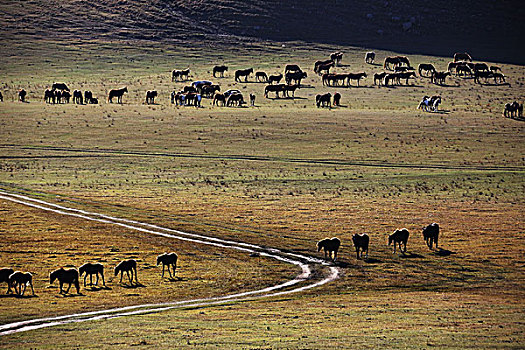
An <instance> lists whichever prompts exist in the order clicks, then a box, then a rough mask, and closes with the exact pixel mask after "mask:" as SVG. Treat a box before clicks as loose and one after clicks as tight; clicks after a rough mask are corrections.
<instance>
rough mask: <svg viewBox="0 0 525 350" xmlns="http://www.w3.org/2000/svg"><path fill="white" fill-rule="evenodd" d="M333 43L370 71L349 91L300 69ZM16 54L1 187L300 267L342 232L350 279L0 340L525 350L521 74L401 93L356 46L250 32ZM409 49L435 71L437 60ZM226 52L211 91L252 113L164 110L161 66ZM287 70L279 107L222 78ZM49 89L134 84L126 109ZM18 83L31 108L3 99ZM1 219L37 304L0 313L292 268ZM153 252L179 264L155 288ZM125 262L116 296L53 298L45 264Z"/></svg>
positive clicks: (17, 215) (51, 223) (277, 275)
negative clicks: (354, 241)
mask: <svg viewBox="0 0 525 350" xmlns="http://www.w3.org/2000/svg"><path fill="white" fill-rule="evenodd" d="M334 49H341V50H342V51H344V52H345V56H344V59H343V63H344V64H346V65H348V66H346V67H342V68H338V70H339V71H354V72H355V71H362V70H364V71H366V72H367V73H368V75H369V78H368V79H367V80H366V82H365V84H364V85H365V87H362V88H337V89H335V88H326V87H322V86H321V84H320V79H319V78H318V77H317V76H315V75H314V74H313V72H312V71H311V66H312V62H314V61H315V60H317V59H319V58H323V57H324V56H326V54H327V53H329V52H331V51H333V50H334ZM204 52H205V53H206V55H205V56H204V55H203V53H204ZM10 53H11V55H10V56H8V55H6V56H3V57H1V60H2V62H1V63H2V66H3V67H5V70H4V71H2V75H1V79H2V81H1V83H2V84H3V89H4V91H5V93H4V96H6V100H7V102H4V103H2V104H0V123H1V125H2V128H1V129H0V135H1V137H0V139H1V145H0V147H1V148H0V149H1V157H0V169H1V170H0V188H2V189H4V190H9V191H14V192H20V193H24V194H29V195H32V196H35V197H38V198H43V199H45V200H48V201H58V202H63V201H65V202H66V203H67V204H68V205H71V206H75V207H78V208H82V209H91V210H95V209H96V211H99V212H104V213H108V214H112V215H115V216H119V217H125V218H137V219H140V220H141V221H147V222H151V223H156V224H161V225H163V226H168V227H172V228H177V229H182V230H186V231H190V232H199V233H205V234H208V235H212V236H217V237H221V238H232V239H235V240H239V241H246V242H250V243H256V244H261V245H266V246H272V247H279V248H282V249H291V250H294V251H298V252H302V253H308V254H312V255H315V254H317V253H315V251H314V246H315V241H317V240H318V239H321V238H323V237H325V236H338V237H340V238H341V239H342V241H343V247H342V251H341V257H340V262H339V266H340V267H342V268H343V271H344V275H343V277H342V278H340V279H339V280H338V281H336V282H335V283H332V284H329V285H326V286H323V287H322V288H319V289H316V290H313V291H310V292H308V293H304V294H301V295H295V296H291V297H288V298H286V299H279V300H275V299H270V300H264V301H257V302H248V303H237V304H231V305H227V306H223V307H214V308H203V309H188V310H177V311H170V312H166V313H162V314H152V315H146V316H140V317H130V318H125V319H115V320H109V321H103V322H91V323H85V324H78V325H77V324H75V325H68V326H67V327H64V326H62V327H56V328H49V329H46V330H39V331H34V332H29V333H21V334H16V335H12V336H8V337H3V338H2V339H1V340H0V345H2V346H3V347H5V348H12V347H14V346H16V347H22V348H31V347H33V348H34V347H38V348H53V347H55V346H56V338H55V337H56V336H57V334H60V339H61V345H62V346H63V347H65V348H76V347H80V348H89V347H94V348H96V347H100V346H103V347H113V348H128V347H129V346H131V345H144V346H150V347H154V346H159V345H161V344H167V345H171V346H173V347H176V348H183V347H197V348H215V347H219V348H308V349H318V348H332V347H339V348H355V347H358V346H359V347H363V348H380V347H383V348H427V347H431V346H435V347H440V348H520V347H522V346H523V343H524V335H523V331H524V329H523V328H524V326H523V325H524V322H525V318H524V316H523V311H524V304H523V297H524V294H525V293H524V289H523V285H524V284H523V283H524V280H523V279H524V278H523V277H524V275H523V272H524V266H525V265H524V260H523V256H524V254H525V249H524V246H523V244H522V239H523V229H522V228H521V227H522V226H523V215H522V213H523V210H524V202H523V173H524V170H525V164H524V158H523V124H522V123H521V122H519V121H516V120H510V119H505V118H503V117H502V116H501V110H502V106H503V104H504V103H506V102H508V101H511V100H514V99H520V98H522V97H523V92H524V89H523V82H524V79H525V69H524V67H522V66H513V65H501V66H502V69H503V71H504V72H505V74H506V75H507V76H508V77H509V78H508V80H509V82H510V85H502V86H490V85H485V86H479V85H476V84H474V83H473V82H472V80H469V79H455V78H454V79H451V80H450V81H449V82H448V84H447V86H444V87H438V86H435V85H431V84H430V83H429V81H428V80H427V79H422V78H418V79H416V81H415V82H414V84H413V85H411V86H406V87H405V86H403V87H396V88H378V87H374V86H372V84H371V78H370V76H371V75H372V74H373V73H374V72H377V71H380V67H376V66H365V64H364V63H363V62H362V61H363V60H362V58H363V50H361V49H357V48H351V47H326V46H312V45H307V44H304V43H287V45H285V47H282V46H280V45H278V44H276V43H271V42H262V43H252V44H250V45H248V46H247V47H243V48H239V50H238V51H236V52H232V51H231V50H229V47H227V46H221V45H212V44H209V43H206V44H203V45H201V46H198V47H193V48H187V47H158V46H155V45H153V44H144V45H141V47H140V48H139V47H138V46H137V45H126V44H123V43H120V44H115V43H98V42H93V43H89V42H75V43H69V42H68V43H63V44H57V43H46V44H45V45H42V46H41V47H39V48H32V47H26V46H25V45H24V44H20V45H19V46H16V47H13V48H12V50H11V51H10ZM387 54H390V53H389V52H378V57H379V59H380V58H381V57H384V56H385V55H387ZM410 59H411V61H412V64H413V65H414V66H417V64H418V63H421V62H432V63H434V64H435V65H436V66H438V67H439V68H441V69H444V68H445V67H446V62H447V61H448V59H446V58H438V57H425V56H417V55H411V56H410ZM222 62H224V63H226V64H228V65H229V66H230V74H229V76H228V77H226V78H224V79H213V80H216V81H218V82H219V83H220V84H221V88H222V90H226V89H228V88H239V89H241V90H242V91H243V92H245V93H249V92H253V93H255V94H256V95H257V101H256V105H257V107H255V108H238V109H236V108H211V106H210V103H209V101H205V102H204V108H201V109H194V108H176V107H174V106H171V105H170V104H169V103H168V102H169V100H168V95H169V92H170V91H171V90H172V88H173V87H174V85H175V86H176V87H177V88H180V87H181V86H183V84H182V83H177V84H173V83H171V81H170V78H169V72H170V71H171V69H174V68H185V67H190V68H191V69H192V71H193V72H194V73H193V77H195V78H203V79H210V78H211V72H210V71H211V67H212V66H213V64H215V63H222ZM291 62H295V63H299V64H300V65H301V66H303V67H308V74H309V77H308V78H307V79H306V81H305V82H304V84H305V85H307V86H308V87H307V88H304V89H301V90H299V91H298V92H297V93H296V96H297V97H298V98H297V99H295V100H288V99H282V100H273V99H264V98H263V96H262V89H263V86H264V85H263V84H255V83H234V82H233V78H232V74H231V72H232V71H233V70H234V69H236V68H246V67H251V66H253V67H254V68H255V70H265V71H267V72H269V73H274V72H278V71H282V69H283V67H284V65H285V64H286V63H291ZM47 68H50V69H47ZM53 81H66V82H68V83H69V85H70V86H71V87H72V88H73V89H75V88H81V89H83V90H85V89H89V90H92V91H93V92H94V94H95V96H97V97H99V98H100V99H101V100H103V99H104V98H103V97H104V96H105V95H106V92H107V90H108V89H110V88H114V87H119V86H123V85H127V86H128V89H129V90H130V93H129V95H125V97H124V102H125V103H124V105H122V106H120V105H108V104H105V103H103V104H101V105H98V106H75V105H53V106H51V105H44V104H43V103H42V101H41V98H42V91H43V90H44V89H45V88H46V87H48V86H49V85H50V84H51V83H52V82H53ZM22 87H23V88H25V89H26V90H28V91H29V102H30V103H27V104H22V103H17V102H13V100H14V92H15V91H16V90H17V89H18V88H22ZM149 89H156V90H158V91H159V93H160V98H159V100H158V103H159V104H158V105H153V106H146V105H143V98H144V94H145V91H146V90H149ZM336 90H337V91H339V92H341V93H342V95H343V99H342V103H343V105H345V107H343V108H335V109H331V110H320V109H317V108H315V106H314V105H313V96H315V94H317V93H319V92H321V91H331V92H333V91H336ZM435 93H440V94H441V96H442V97H443V105H442V107H443V109H444V111H443V113H436V114H427V113H423V112H421V111H416V110H415V107H416V105H417V103H418V101H419V100H420V98H421V97H422V96H423V95H430V94H435ZM1 208H2V211H1V212H0V216H1V218H0V219H1V220H2V228H1V229H0V235H1V236H2V240H3V241H4V242H6V243H5V244H4V245H3V247H4V248H3V249H2V251H3V253H2V254H1V255H0V264H2V265H15V266H16V267H17V268H20V269H32V271H34V272H36V273H37V274H36V278H37V283H36V286H37V294H38V298H27V299H12V298H2V299H1V301H2V303H3V304H4V307H3V308H2V310H3V311H2V312H1V313H0V318H1V319H2V320H3V322H4V323H5V321H7V320H10V321H11V320H18V319H24V318H27V317H30V316H35V315H50V314H54V313H56V314H64V313H66V312H69V311H78V310H95V309H97V308H103V307H108V306H113V305H130V304H136V303H139V302H140V303H142V302H149V301H160V300H165V298H170V300H172V299H173V298H175V299H185V298H189V297H198V296H212V295H218V294H223V292H232V291H237V290H239V291H240V290H248V289H250V288H254V287H260V286H264V285H270V284H272V283H275V282H276V281H281V280H284V279H286V278H289V277H290V276H293V275H294V274H295V273H296V272H297V271H295V270H294V268H293V267H289V266H286V265H282V264H280V263H276V262H274V261H271V260H268V261H266V260H264V259H262V260H261V259H259V260H254V259H250V258H248V257H246V256H243V255H242V254H231V253H230V252H224V251H220V250H217V249H210V248H208V247H206V248H204V247H200V246H196V245H187V244H183V243H181V242H174V241H168V240H165V239H159V238H151V237H148V236H146V235H142V234H138V235H137V234H134V233H130V232H128V231H126V230H123V229H115V228H111V227H107V226H105V225H98V224H97V225H95V224H86V223H84V222H81V221H80V220H77V219H66V218H63V217H57V216H53V215H50V214H45V213H42V212H39V211H38V210H34V209H27V208H24V207H22V206H18V205H13V204H11V203H8V202H1ZM430 222H438V223H440V225H441V227H442V238H441V247H442V248H443V249H442V250H441V251H429V250H428V248H427V247H426V246H425V245H424V242H423V240H422V237H421V233H420V232H421V231H420V230H421V228H422V227H423V225H426V224H428V223H430ZM400 227H407V228H408V229H409V231H410V232H411V238H410V240H409V246H408V250H409V254H408V255H407V256H402V255H397V254H396V255H393V254H392V253H391V250H390V248H389V247H387V246H386V236H387V235H388V234H389V233H391V232H392V231H393V230H394V229H396V228H400ZM354 233H368V234H369V235H370V236H371V240H372V243H371V252H370V253H371V256H370V259H369V260H368V261H362V260H356V259H355V254H354V252H353V247H352V246H351V235H352V234H354ZM66 237H67V240H65V239H64V238H66ZM115 242H118V245H117V244H115ZM165 250H175V251H177V252H180V253H181V255H182V257H183V259H182V260H183V261H184V263H183V266H182V267H181V272H180V273H181V276H182V280H181V281H177V282H173V283H162V284H161V283H160V280H159V278H158V274H159V271H158V270H157V269H155V268H153V266H152V265H153V262H154V256H155V255H156V254H158V253H159V252H162V251H165ZM123 256H137V257H139V259H141V261H140V263H141V264H142V266H144V267H145V268H144V270H141V271H139V278H141V279H142V276H144V277H143V281H142V282H143V283H144V284H145V285H146V288H137V289H133V290H129V289H126V290H125V289H124V288H122V287H119V286H116V284H115V281H111V283H110V285H111V288H112V289H111V290H107V291H105V290H102V291H86V293H85V296H84V297H78V298H59V297H57V294H56V292H57V291H56V288H47V285H48V284H47V282H46V279H47V273H48V272H49V271H50V270H51V269H53V268H54V267H55V266H58V265H59V264H61V263H64V264H71V265H77V266H78V265H79V264H80V263H81V262H83V261H84V260H85V259H88V257H93V258H94V259H96V260H102V261H105V262H106V263H107V264H108V265H112V264H113V263H114V262H115V261H117V260H118V259H121V258H122V257H123ZM28 266H32V268H29V267H28ZM154 286H155V288H154ZM102 295H103V298H102V297H101V296H102ZM7 304H9V305H7ZM20 310H25V311H24V312H23V313H21V312H20ZM90 339H96V340H94V341H93V343H91V341H90Z"/></svg>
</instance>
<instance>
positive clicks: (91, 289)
mask: <svg viewBox="0 0 525 350" xmlns="http://www.w3.org/2000/svg"><path fill="white" fill-rule="evenodd" d="M84 289H85V290H89V291H90V292H98V291H101V290H112V288H111V287H108V286H101V287H99V286H87V287H84Z"/></svg>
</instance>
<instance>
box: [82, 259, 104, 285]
mask: <svg viewBox="0 0 525 350" xmlns="http://www.w3.org/2000/svg"><path fill="white" fill-rule="evenodd" d="M78 273H79V275H80V277H82V275H83V274H84V273H86V275H85V276H84V287H85V286H86V278H87V276H88V275H89V285H90V286H92V285H93V275H96V276H97V279H96V281H95V285H98V274H100V276H101V277H102V285H103V286H104V287H105V286H106V281H104V265H102V264H99V263H96V264H92V263H86V264H84V265H82V266H80V268H79V269H78Z"/></svg>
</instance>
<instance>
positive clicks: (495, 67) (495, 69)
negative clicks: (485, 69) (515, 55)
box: [489, 66, 501, 73]
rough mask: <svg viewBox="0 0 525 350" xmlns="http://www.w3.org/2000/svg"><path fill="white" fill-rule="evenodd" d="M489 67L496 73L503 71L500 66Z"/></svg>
mask: <svg viewBox="0 0 525 350" xmlns="http://www.w3.org/2000/svg"><path fill="white" fill-rule="evenodd" d="M489 69H490V71H491V72H492V73H496V72H497V71H500V72H501V67H499V66H490V67H489Z"/></svg>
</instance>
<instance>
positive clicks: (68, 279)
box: [49, 267, 80, 294]
mask: <svg viewBox="0 0 525 350" xmlns="http://www.w3.org/2000/svg"><path fill="white" fill-rule="evenodd" d="M56 279H58V282H59V283H60V294H62V293H64V294H67V293H68V292H69V289H70V288H71V285H72V284H74V285H75V288H76V290H77V294H80V283H79V282H78V279H79V277H78V271H77V269H75V268H72V269H67V270H66V269H64V268H63V267H61V268H59V269H58V270H55V271H53V272H51V274H50V275H49V283H51V284H52V283H53V282H54V281H55V280H56ZM64 283H68V284H69V287H67V290H66V291H65V292H63V290H62V285H63V284H64Z"/></svg>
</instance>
